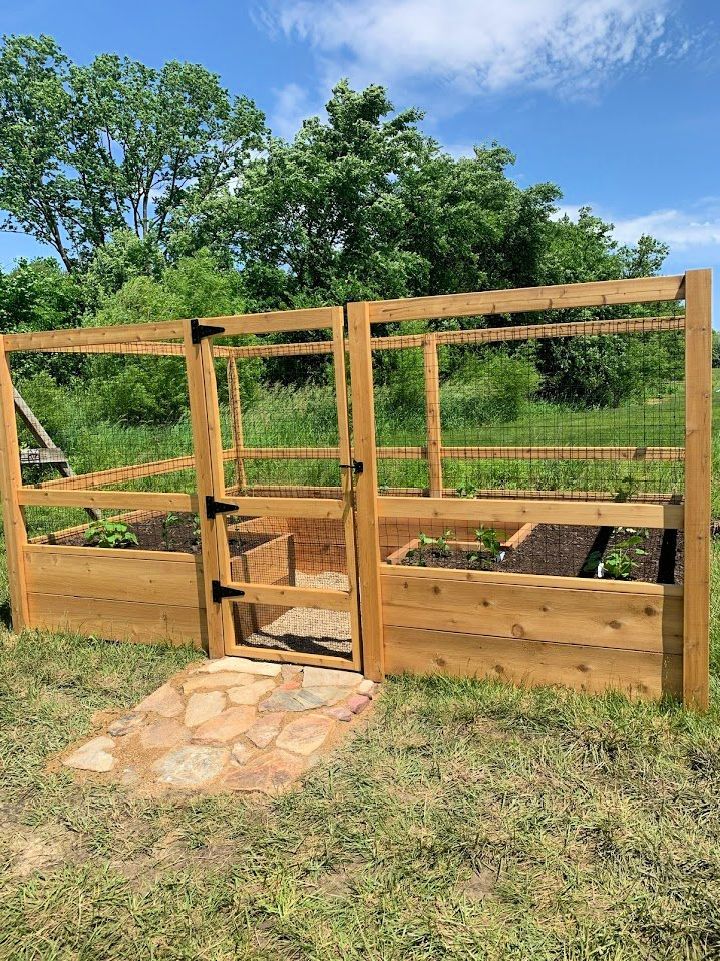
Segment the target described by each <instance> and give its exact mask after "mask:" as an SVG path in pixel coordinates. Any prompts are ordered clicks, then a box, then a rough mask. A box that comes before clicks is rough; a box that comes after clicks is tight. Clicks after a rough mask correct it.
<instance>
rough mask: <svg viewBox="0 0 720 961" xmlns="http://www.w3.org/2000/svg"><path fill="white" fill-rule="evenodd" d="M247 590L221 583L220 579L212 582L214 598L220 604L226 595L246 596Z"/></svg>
mask: <svg viewBox="0 0 720 961" xmlns="http://www.w3.org/2000/svg"><path fill="white" fill-rule="evenodd" d="M244 596H245V591H241V590H239V589H238V588H237V587H226V586H225V585H224V584H221V583H220V581H213V582H212V598H213V601H214V602H215V603H216V604H219V603H220V602H221V601H222V600H223V599H224V598H226V597H244Z"/></svg>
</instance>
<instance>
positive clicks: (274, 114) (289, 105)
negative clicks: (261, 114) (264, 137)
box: [269, 83, 322, 140]
mask: <svg viewBox="0 0 720 961" xmlns="http://www.w3.org/2000/svg"><path fill="white" fill-rule="evenodd" d="M319 113H322V110H321V109H319V108H318V106H317V105H316V104H315V102H314V100H313V98H312V97H311V96H310V93H309V91H308V90H307V89H306V88H304V87H301V86H300V85H299V84H297V83H288V84H286V85H285V86H284V87H281V88H280V89H279V90H276V91H275V106H274V108H273V110H272V111H271V114H270V118H269V119H270V129H271V130H272V132H273V133H274V134H275V135H276V136H278V137H284V138H285V139H286V140H292V138H293V137H294V136H295V134H296V133H297V132H298V130H299V129H300V127H301V126H302V122H303V120H305V119H307V118H308V117H312V116H315V115H317V114H319Z"/></svg>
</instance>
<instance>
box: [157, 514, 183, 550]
mask: <svg viewBox="0 0 720 961" xmlns="http://www.w3.org/2000/svg"><path fill="white" fill-rule="evenodd" d="M180 520H181V517H180V515H179V514H173V513H170V514H166V515H165V516H164V517H163V519H162V542H163V545H164V547H165V550H166V551H167V550H170V531H171V530H172V528H173V527H175V525H176V524H179V523H180Z"/></svg>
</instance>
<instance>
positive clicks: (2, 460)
mask: <svg viewBox="0 0 720 961" xmlns="http://www.w3.org/2000/svg"><path fill="white" fill-rule="evenodd" d="M20 487H22V474H21V472H20V448H19V445H18V437H17V419H16V417H15V399H14V396H13V385H12V375H11V373H10V364H9V363H8V355H7V350H6V346H5V338H4V337H3V336H2V335H0V494H2V508H3V525H4V531H5V551H6V554H7V566H8V583H9V587H10V605H11V608H12V622H13V630H14V631H15V632H19V631H21V630H23V628H25V627H29V626H30V615H29V609H28V592H27V581H26V578H25V558H24V556H23V548H24V547H25V545H26V544H27V531H26V529H25V518H24V517H23V513H22V509H21V507H20V504H19V501H18V489H19V488H20Z"/></svg>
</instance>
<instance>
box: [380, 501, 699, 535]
mask: <svg viewBox="0 0 720 961" xmlns="http://www.w3.org/2000/svg"><path fill="white" fill-rule="evenodd" d="M378 512H379V516H380V517H407V518H416V519H423V518H428V519H433V518H435V519H438V520H446V521H457V520H460V521H468V522H472V521H474V520H475V519H476V518H477V521H478V522H480V521H483V520H484V521H485V522H486V523H489V522H492V523H493V524H494V523H499V522H501V521H503V520H505V521H518V522H519V523H523V524H524V523H531V524H578V525H587V526H590V527H595V526H598V527H602V526H609V527H625V526H627V527H655V528H661V529H670V530H682V528H683V514H684V511H683V507H682V506H680V505H675V504H640V503H636V502H632V503H615V502H605V501H592V502H589V503H583V502H582V501H570V500H567V501H565V500H560V501H550V500H546V501H540V500H538V501H534V500H533V501H530V500H512V499H507V500H504V499H497V500H496V499H493V498H484V497H483V498H477V499H472V500H471V499H465V498H462V499H455V500H452V499H450V498H445V497H443V498H432V497H380V498H378Z"/></svg>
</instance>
